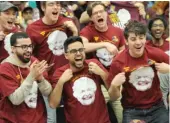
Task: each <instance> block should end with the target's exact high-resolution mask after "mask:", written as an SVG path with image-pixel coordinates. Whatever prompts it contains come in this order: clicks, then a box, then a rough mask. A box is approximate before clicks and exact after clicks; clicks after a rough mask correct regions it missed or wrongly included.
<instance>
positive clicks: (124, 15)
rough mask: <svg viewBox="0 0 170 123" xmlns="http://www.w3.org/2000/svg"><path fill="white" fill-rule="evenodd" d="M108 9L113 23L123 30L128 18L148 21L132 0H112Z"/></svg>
mask: <svg viewBox="0 0 170 123" xmlns="http://www.w3.org/2000/svg"><path fill="white" fill-rule="evenodd" d="M107 11H108V15H109V18H110V19H109V20H110V21H111V23H112V24H113V25H114V26H116V27H119V28H121V29H123V30H124V28H125V24H126V23H127V22H128V20H137V21H140V22H143V23H146V20H145V19H144V18H143V17H142V16H141V15H140V14H139V10H138V8H137V7H135V6H134V5H133V4H131V3H130V1H112V2H111V5H110V6H109V8H108V10H107Z"/></svg>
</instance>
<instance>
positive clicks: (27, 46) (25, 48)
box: [14, 44, 34, 50]
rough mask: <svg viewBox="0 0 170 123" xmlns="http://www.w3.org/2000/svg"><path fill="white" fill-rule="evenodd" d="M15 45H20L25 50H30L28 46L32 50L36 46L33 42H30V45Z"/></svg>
mask: <svg viewBox="0 0 170 123" xmlns="http://www.w3.org/2000/svg"><path fill="white" fill-rule="evenodd" d="M14 47H20V48H22V49H23V50H28V48H30V49H31V50H32V49H33V48H34V46H33V45H32V44H30V45H21V46H14Z"/></svg>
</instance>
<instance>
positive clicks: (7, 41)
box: [4, 33, 13, 55]
mask: <svg viewBox="0 0 170 123" xmlns="http://www.w3.org/2000/svg"><path fill="white" fill-rule="evenodd" d="M12 35H13V33H10V34H8V35H6V36H5V39H4V49H5V50H6V51H7V52H8V54H9V55H10V54H11V53H12V50H11V43H10V38H11V36H12Z"/></svg>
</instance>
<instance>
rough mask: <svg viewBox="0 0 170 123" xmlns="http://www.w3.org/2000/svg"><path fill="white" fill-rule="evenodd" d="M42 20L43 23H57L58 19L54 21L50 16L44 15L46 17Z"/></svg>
mask: <svg viewBox="0 0 170 123" xmlns="http://www.w3.org/2000/svg"><path fill="white" fill-rule="evenodd" d="M42 21H43V23H44V24H46V25H53V24H55V23H57V21H52V20H50V19H49V18H47V17H46V16H44V17H43V18H42Z"/></svg>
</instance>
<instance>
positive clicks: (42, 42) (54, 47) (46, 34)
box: [26, 16, 70, 75]
mask: <svg viewBox="0 0 170 123" xmlns="http://www.w3.org/2000/svg"><path fill="white" fill-rule="evenodd" d="M68 20H70V19H68V18H65V17H63V16H59V18H58V21H57V23H56V24H54V25H46V24H44V23H43V22H42V19H40V20H38V21H36V22H34V23H32V24H30V25H29V26H28V27H27V29H26V32H27V33H28V35H29V37H30V38H31V40H32V42H33V44H34V46H35V47H34V51H33V54H34V56H35V57H36V58H38V59H39V60H40V61H41V60H46V61H47V62H48V64H52V63H54V66H53V67H52V68H51V70H50V71H49V75H52V74H53V72H54V71H55V69H56V68H59V67H61V66H63V65H65V64H66V63H68V61H67V60H66V59H65V57H64V55H63V53H64V52H63V51H64V50H63V43H64V41H65V39H66V38H67V37H66V36H68V35H69V34H70V31H69V30H68V29H66V28H64V27H63V23H64V22H65V21H68ZM58 32H60V33H58Z"/></svg>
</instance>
